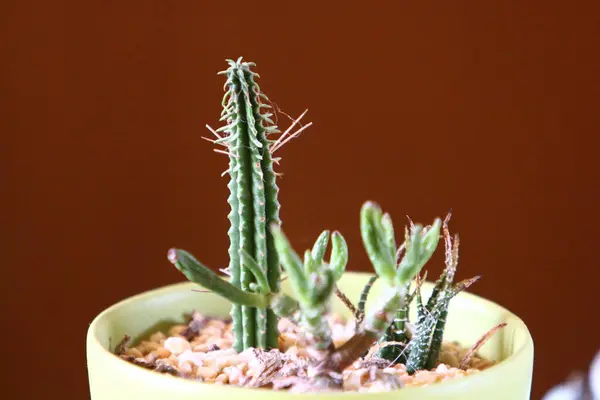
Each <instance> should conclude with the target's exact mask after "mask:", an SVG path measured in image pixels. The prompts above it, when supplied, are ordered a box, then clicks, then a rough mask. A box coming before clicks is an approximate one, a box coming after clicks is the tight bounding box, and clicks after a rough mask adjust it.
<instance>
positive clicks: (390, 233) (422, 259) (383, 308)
mask: <svg viewBox="0 0 600 400" xmlns="http://www.w3.org/2000/svg"><path fill="white" fill-rule="evenodd" d="M360 227H361V235H362V238H363V243H364V245H365V248H366V251H367V254H368V256H369V259H370V260H371V263H372V264H373V268H374V269H375V272H376V273H377V276H378V278H379V279H381V280H382V281H383V283H384V289H383V292H382V294H381V295H380V296H379V298H378V303H377V305H376V306H375V307H373V308H372V309H371V310H369V311H368V312H366V313H365V314H364V321H363V322H362V323H361V324H360V325H359V326H358V328H357V332H356V334H355V335H354V336H353V337H352V338H351V339H350V340H349V341H348V342H346V343H345V344H344V345H342V346H341V347H340V348H338V349H335V350H334V351H333V352H331V353H330V354H329V355H328V357H327V358H326V360H325V361H324V362H323V363H322V365H321V368H323V369H325V370H333V371H338V372H340V371H342V370H344V369H345V368H346V367H347V366H349V365H350V364H352V362H354V361H355V360H357V359H358V358H359V357H361V356H363V355H364V354H365V353H366V352H367V351H368V350H369V349H370V348H371V347H372V346H373V344H374V343H375V342H376V341H377V340H379V339H380V338H381V337H382V336H383V335H384V334H385V332H386V331H387V330H388V328H389V326H390V324H391V323H392V321H393V319H394V316H395V315H396V313H397V311H398V310H400V309H404V308H405V307H407V306H408V305H407V304H406V298H407V291H408V287H409V285H410V282H411V281H412V280H413V279H414V277H415V276H416V275H417V274H418V273H419V271H421V269H422V268H423V266H424V265H425V263H427V261H428V260H429V259H430V258H431V256H432V255H433V252H434V251H435V249H436V247H437V244H438V240H439V234H440V227H441V221H440V220H439V219H436V220H435V221H434V223H433V224H432V225H431V226H427V227H425V228H424V227H423V226H422V225H419V224H417V225H413V226H412V227H411V231H410V233H409V234H407V235H406V239H405V242H404V244H403V245H402V246H401V247H400V248H398V247H397V246H396V239H395V235H394V228H393V224H392V219H391V217H390V216H389V214H383V212H382V211H381V208H380V207H379V206H378V205H377V204H375V203H372V202H367V203H365V204H364V205H363V207H362V209H361V218H360ZM401 249H403V250H402V251H399V250H401ZM402 253H403V257H402V258H401V260H400V262H399V263H397V261H396V260H397V259H398V256H399V255H400V254H402ZM373 282H374V279H371V280H370V281H369V283H368V284H367V286H366V288H365V290H363V295H362V296H361V298H362V301H361V302H360V304H359V310H362V312H365V311H364V310H365V307H364V300H366V296H367V294H368V291H369V290H370V287H371V286H372V284H373Z"/></svg>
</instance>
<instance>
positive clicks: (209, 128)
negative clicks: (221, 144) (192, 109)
mask: <svg viewBox="0 0 600 400" xmlns="http://www.w3.org/2000/svg"><path fill="white" fill-rule="evenodd" d="M206 129H208V130H209V131H211V132H212V134H213V135H215V136H216V137H217V138H218V139H223V138H222V137H221V135H219V134H218V133H217V131H215V130H214V129H213V128H211V127H210V125H208V124H206Z"/></svg>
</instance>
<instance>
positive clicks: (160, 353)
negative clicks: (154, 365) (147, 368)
mask: <svg viewBox="0 0 600 400" xmlns="http://www.w3.org/2000/svg"><path fill="white" fill-rule="evenodd" d="M156 355H157V356H158V357H159V358H168V357H169V356H170V355H171V352H170V351H169V350H167V349H165V348H164V347H159V348H158V349H157V350H156Z"/></svg>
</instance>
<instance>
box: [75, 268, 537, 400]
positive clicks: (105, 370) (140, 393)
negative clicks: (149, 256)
mask: <svg viewBox="0 0 600 400" xmlns="http://www.w3.org/2000/svg"><path fill="white" fill-rule="evenodd" d="M369 276H370V275H368V274H361V273H346V274H345V276H344V277H343V278H342V280H341V281H340V282H339V287H340V289H341V290H342V291H343V292H344V293H346V294H347V295H348V297H349V298H350V299H352V300H353V301H354V302H355V303H356V302H357V300H358V297H359V294H360V291H361V289H362V287H363V285H364V284H365V283H366V281H367V280H368V278H369ZM284 286H285V285H284ZM194 288H198V286H197V285H195V284H193V283H181V284H175V285H170V286H166V287H164V288H160V289H156V290H152V291H149V292H146V293H142V294H139V295H137V296H134V297H131V298H129V299H126V300H124V301H122V302H120V303H118V304H116V305H114V306H112V307H110V308H108V309H107V310H105V311H104V312H102V313H101V314H100V315H98V316H97V317H96V318H95V319H94V321H93V322H92V324H91V325H90V327H89V330H88V335H87V365H88V375H89V382H90V391H91V397H92V400H137V399H140V400H167V399H169V400H198V399H203V400H208V399H235V398H238V399H239V398H240V397H243V398H244V400H271V399H272V400H276V399H277V400H284V399H286V398H292V397H295V396H298V395H297V394H290V393H287V392H281V391H278V392H276V391H272V390H268V389H245V388H239V387H234V386H221V385H214V384H204V383H201V382H196V381H192V380H186V379H183V378H177V377H173V376H170V375H166V374H160V373H158V372H154V371H149V370H146V369H143V368H141V367H138V366H135V365H133V364H130V363H128V362H126V361H123V360H121V359H120V358H118V357H117V356H115V355H113V354H112V353H111V351H112V350H113V349H114V346H115V345H116V344H117V343H118V342H119V341H120V340H121V339H122V338H123V336H124V335H125V334H128V335H130V336H133V337H134V338H135V337H139V336H142V335H145V334H149V333H151V331H152V330H156V329H157V327H158V326H160V325H161V324H165V323H167V324H168V323H176V322H179V323H180V322H182V321H183V315H184V313H189V312H190V311H192V310H198V311H199V312H201V313H203V314H206V315H214V316H227V315H228V312H229V306H230V304H229V303H228V302H227V301H226V300H223V299H221V298H220V297H218V296H217V295H215V294H213V293H198V292H195V291H192V289H194ZM378 288H379V285H377V284H376V285H375V287H374V288H373V290H372V292H371V295H370V299H371V300H372V299H374V298H376V297H377V293H378ZM431 288H432V284H431V283H426V284H425V285H424V289H423V292H424V294H425V295H428V294H429V292H430V291H431ZM286 289H287V288H285V287H284V290H286ZM369 303H370V302H369ZM369 303H368V304H367V308H368V305H369ZM333 307H334V309H335V311H337V312H340V313H344V314H347V310H346V309H345V308H344V306H343V305H342V304H341V303H340V302H339V301H337V299H335V300H334V305H333ZM412 312H414V310H412ZM501 322H506V323H507V324H508V325H507V326H506V327H505V328H504V329H503V330H501V331H500V332H498V333H497V334H496V335H495V336H494V337H493V338H492V339H491V340H490V341H489V342H487V343H486V344H485V345H484V346H483V348H482V349H481V351H480V353H481V354H482V355H483V356H485V357H488V358H491V359H494V360H501V362H500V363H498V364H497V365H495V366H493V367H491V368H489V369H487V370H485V371H482V372H480V373H477V374H474V375H471V376H468V377H464V378H457V379H456V380H453V381H450V382H445V383H439V384H434V385H431V386H427V387H416V388H405V389H400V390H397V391H393V392H386V393H353V392H346V393H322V394H310V395H307V396H310V397H312V398H327V399H333V398H340V397H346V398H349V397H351V398H353V399H359V398H360V399H364V400H367V399H372V400H388V399H389V400H392V399H393V400H404V399H413V400H414V399H419V400H429V399H452V400H459V399H461V400H464V399H473V400H496V399H497V400H527V399H529V395H530V390H531V378H532V370H533V341H532V339H531V335H530V334H529V331H528V330H527V327H526V326H525V324H524V323H523V321H521V320H520V319H519V318H518V317H517V316H515V315H514V314H512V313H510V312H509V311H507V310H506V309H504V308H502V307H500V306H498V305H496V304H494V303H492V302H490V301H487V300H485V299H482V298H480V297H478V296H475V295H472V294H469V293H462V294H460V295H458V296H457V297H456V298H454V299H453V300H452V301H451V303H450V311H449V318H448V322H447V325H446V333H445V336H444V339H445V340H446V341H454V340H456V341H459V342H460V343H461V344H463V345H464V346H470V345H472V344H473V343H474V342H475V341H476V340H477V339H478V338H479V337H481V335H482V334H483V333H485V332H486V331H487V330H488V329H490V328H492V327H493V326H495V325H497V324H499V323H501ZM301 396H302V395H301Z"/></svg>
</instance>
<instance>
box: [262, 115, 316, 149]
mask: <svg viewBox="0 0 600 400" xmlns="http://www.w3.org/2000/svg"><path fill="white" fill-rule="evenodd" d="M311 125H312V122H309V123H308V124H306V125H304V126H303V127H302V128H300V129H298V130H297V131H296V132H294V133H292V134H291V135H290V136H289V137H288V138H287V139H285V140H284V141H283V142H281V143H279V145H277V146H273V147H272V148H271V154H273V153H275V152H276V151H277V150H279V149H280V148H281V147H282V146H283V145H284V144H286V143H287V142H289V141H290V140H292V139H293V138H295V137H298V135H299V134H300V133H301V132H302V131H303V130H305V129H306V128H308V127H309V126H311Z"/></svg>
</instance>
